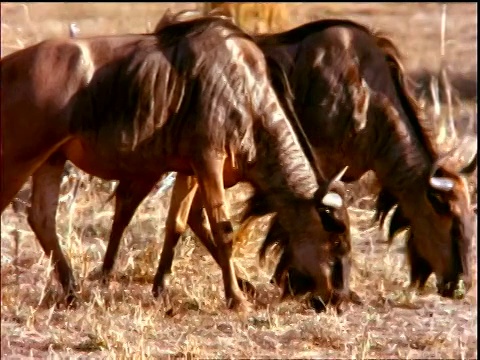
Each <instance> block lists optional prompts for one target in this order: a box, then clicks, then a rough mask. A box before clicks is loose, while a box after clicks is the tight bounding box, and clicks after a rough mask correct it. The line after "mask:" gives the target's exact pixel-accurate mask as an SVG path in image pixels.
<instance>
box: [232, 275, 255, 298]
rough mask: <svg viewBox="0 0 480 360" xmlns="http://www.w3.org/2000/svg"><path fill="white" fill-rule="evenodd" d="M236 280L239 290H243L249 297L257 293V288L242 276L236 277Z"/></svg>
mask: <svg viewBox="0 0 480 360" xmlns="http://www.w3.org/2000/svg"><path fill="white" fill-rule="evenodd" d="M237 282H238V287H239V288H240V290H242V291H243V293H244V294H247V295H249V296H251V297H255V296H256V295H257V289H256V288H255V286H253V284H252V283H251V282H250V281H248V280H245V279H242V278H237Z"/></svg>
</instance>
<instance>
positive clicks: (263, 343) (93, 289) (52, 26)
mask: <svg viewBox="0 0 480 360" xmlns="http://www.w3.org/2000/svg"><path fill="white" fill-rule="evenodd" d="M192 6H193V5H192V4H188V3H177V4H173V3H170V4H167V3H162V4H150V3H144V4H143V3H142V4H130V3H117V4H105V3H90V4H82V3H70V4H67V3H58V4H45V3H34V4H31V5H27V6H22V5H19V4H4V3H2V5H1V10H2V38H1V41H2V43H1V45H2V55H5V54H7V53H9V52H11V51H13V50H14V49H15V48H17V47H23V46H26V45H29V44H33V43H35V42H36V41H39V40H41V39H44V38H47V37H50V36H66V35H67V34H68V22H69V21H75V22H76V23H77V24H78V26H79V28H80V30H81V32H82V34H84V35H87V34H105V33H107V34H108V33H120V32H140V31H145V30H146V27H147V22H148V21H150V23H151V24H152V25H153V24H155V23H156V22H157V20H158V18H159V16H161V14H162V13H163V11H164V10H165V9H166V8H167V7H170V8H173V9H175V10H176V9H183V8H188V7H192ZM289 6H291V12H290V14H291V20H292V22H293V23H294V24H296V23H300V22H303V21H308V20H311V19H313V18H314V17H315V18H318V17H320V16H323V15H326V16H342V17H350V18H354V19H356V20H360V21H362V22H366V23H369V24H373V25H375V26H376V27H377V28H380V29H385V30H386V31H389V32H392V30H395V31H396V32H395V33H394V34H395V35H394V39H395V40H396V42H397V43H398V45H399V46H400V48H401V49H402V50H403V52H404V53H405V55H406V56H407V59H408V64H407V65H408V67H409V69H411V70H415V69H417V67H430V69H431V70H436V69H437V68H436V67H435V66H436V64H437V60H438V58H437V57H438V42H437V40H436V39H437V37H438V31H439V26H437V25H438V24H439V20H438V19H437V17H436V16H433V15H432V13H434V10H435V11H436V9H437V8H438V6H437V5H436V4H408V5H406V4H398V5H392V4H388V5H385V4H366V3H363V4H356V5H353V7H352V5H349V4H328V3H327V4H302V5H299V4H293V5H289ZM450 11H451V14H453V15H451V16H450V17H449V18H448V21H447V35H448V36H450V39H452V41H453V42H452V45H451V46H447V54H446V57H447V60H448V61H449V63H450V64H451V65H452V66H455V68H456V69H458V70H459V71H463V69H466V70H467V71H469V70H468V69H471V68H475V67H476V5H475V4H457V5H449V13H450ZM307 14H308V16H307ZM437 20H438V21H437ZM472 24H473V28H472ZM417 25H422V26H418V27H417ZM450 31H451V32H450ZM472 34H475V36H474V37H471V36H473V35H472ZM413 35H415V38H414V40H413V41H412V42H410V41H409V40H408V39H409V37H410V36H413ZM453 44H454V45H453ZM453 60H454V61H453ZM467 105H468V106H467ZM465 108H466V109H469V111H472V112H474V114H475V118H476V104H475V105H472V104H470V105H469V104H463V105H462V106H461V109H460V108H459V109H457V110H456V111H460V110H464V109H465ZM443 115H444V112H442V116H443ZM455 115H456V116H457V115H458V112H456V113H455ZM366 183H367V181H361V182H359V183H358V184H355V185H352V186H350V196H349V197H350V204H351V206H350V208H349V213H350V216H351V218H352V235H353V258H354V266H353V269H352V275H351V285H352V288H353V289H355V290H356V291H357V292H358V293H359V294H360V295H361V296H362V297H363V299H364V301H365V305H364V306H362V307H358V306H351V307H350V308H348V310H347V312H346V313H345V314H343V315H342V316H337V315H336V314H334V313H333V312H330V311H328V312H327V313H325V314H316V313H315V312H313V311H312V310H310V309H308V308H307V307H306V306H305V304H302V303H301V302H297V301H287V302H283V303H279V302H278V297H279V294H278V291H277V290H276V289H275V288H274V287H273V286H272V285H270V284H269V283H268V280H269V279H270V274H271V273H272V270H273V264H274V260H275V259H269V261H268V263H267V264H266V267H265V268H260V267H259V266H258V265H257V260H256V257H255V255H256V250H257V248H258V246H259V240H260V238H261V235H262V228H261V227H259V228H258V229H257V230H258V231H257V232H256V233H253V234H252V236H251V239H250V241H249V242H248V243H246V244H242V245H241V246H238V247H237V248H236V252H235V257H236V261H237V263H238V265H239V266H240V267H241V268H242V270H243V272H244V273H245V276H246V277H247V278H248V279H250V280H251V282H252V283H254V284H255V285H256V286H257V289H258V292H259V295H258V299H256V300H252V301H255V303H256V304H257V309H256V311H255V312H254V313H253V314H252V316H251V317H250V318H248V319H240V318H239V317H238V316H237V315H236V314H234V313H232V312H230V311H228V310H226V308H225V304H224V295H223V286H222V281H221V274H220V270H219V268H218V266H216V265H215V263H214V261H213V260H212V258H211V257H210V256H209V255H208V254H207V252H206V251H205V250H204V248H203V247H201V246H199V245H198V244H197V242H196V240H195V239H194V238H193V237H192V234H191V233H190V232H189V231H188V232H187V233H186V234H185V235H184V236H183V237H182V240H181V241H180V243H179V245H178V247H177V250H176V257H175V261H174V264H173V271H174V276H173V277H172V278H171V281H170V289H171V297H172V305H173V312H172V313H171V314H169V315H167V314H165V312H164V309H163V305H162V304H161V302H156V301H154V300H153V298H152V296H151V293H150V288H151V282H152V279H153V275H154V273H155V268H156V266H157V263H158V257H159V252H160V250H161V246H162V244H163V231H164V223H165V215H166V210H167V206H168V201H169V196H170V194H169V193H167V194H166V195H164V196H163V197H162V196H161V195H160V194H155V195H151V196H150V197H149V198H148V199H146V200H145V202H144V203H143V204H142V205H141V206H140V207H139V209H138V211H137V213H136V215H135V217H134V218H133V220H132V222H131V224H130V226H129V227H128V229H127V231H126V233H125V236H124V237H123V241H122V247H121V249H120V252H119V257H118V260H117V263H116V268H115V269H116V270H115V274H116V278H115V279H114V280H113V281H112V283H111V284H110V288H109V289H105V288H103V287H102V286H101V285H100V284H99V283H97V282H90V281H89V280H87V275H88V274H89V273H90V271H92V270H93V269H95V268H96V267H97V266H99V265H100V264H101V262H102V260H103V254H104V252H105V248H106V239H108V234H109V230H110V226H111V219H112V215H113V207H112V204H106V205H105V204H104V202H105V199H106V198H107V196H108V195H109V192H108V191H107V190H105V188H106V187H105V184H104V182H102V181H100V180H98V179H95V180H94V183H93V184H92V185H93V186H91V187H90V190H88V191H87V190H82V191H81V192H80V194H79V197H78V198H77V200H76V202H75V203H74V204H73V206H72V208H71V209H70V210H68V209H67V207H66V206H64V205H61V207H60V209H59V213H58V216H57V221H58V227H57V228H58V233H59V236H60V238H61V245H62V248H63V249H64V251H65V252H66V254H67V256H68V257H69V258H70V260H71V263H72V266H73V269H74V273H75V274H76V276H77V278H78V280H79V284H80V286H81V294H80V297H81V299H82V300H83V301H82V303H81V304H80V306H79V308H78V309H75V310H70V309H63V308H62V307H60V308H56V306H55V303H56V301H57V300H58V299H60V297H61V289H60V286H59V284H58V282H57V281H56V279H55V277H54V276H52V268H51V266H50V265H49V262H48V259H45V258H44V256H43V251H42V249H41V248H40V245H39V244H38V242H37V240H36V239H35V237H34V235H33V233H32V231H31V230H30V228H29V226H28V224H27V222H26V219H25V215H24V214H19V215H17V214H14V213H13V211H12V210H11V209H10V208H8V209H7V210H6V211H5V212H4V213H3V214H2V217H1V238H2V240H1V246H2V247H1V280H2V293H1V316H2V324H1V353H2V356H3V357H6V358H12V357H15V358H19V357H28V356H31V357H34V358H44V357H55V358H58V357H61V358H64V357H68V358H79V357H88V358H144V357H149V358H151V357H161V358H163V357H167V356H182V357H189V356H195V357H200V358H231V357H234V358H238V357H242V358H246V357H257V358H259V357H269V358H272V357H274V358H292V357H295V358H362V359H363V358H462V359H463V358H470V359H471V358H476V356H477V355H476V350H477V335H476V334H477V309H476V305H477V298H476V292H477V279H476V276H475V278H474V288H473V289H472V290H471V291H470V292H469V293H468V294H467V296H466V298H465V299H463V300H461V301H452V300H448V299H443V298H440V297H438V296H437V295H436V294H435V288H434V278H433V277H432V279H430V281H429V282H428V285H427V288H426V290H425V292H424V293H423V294H418V293H416V292H411V291H408V290H406V286H407V284H408V267H407V266H406V264H405V256H404V254H403V250H402V249H403V244H404V241H403V240H404V239H402V238H398V239H396V241H395V242H394V244H393V246H392V247H391V248H390V249H388V248H387V245H386V244H385V242H384V236H383V234H382V233H381V232H380V231H379V230H378V229H377V228H376V227H372V226H371V218H372V216H373V212H372V210H371V209H372V195H371V194H369V191H368V189H367V188H366V187H365V186H366ZM471 187H472V193H474V192H475V193H476V178H473V177H472V179H471ZM247 193H248V187H247V186H245V185H239V186H237V187H235V188H234V189H232V190H230V191H228V195H229V200H230V201H231V202H232V204H241V203H242V200H243V199H244V198H245V197H246V195H247ZM234 208H235V207H234ZM15 238H17V239H18V256H17V255H16V249H15V241H14V239H15ZM474 256H475V259H476V241H475V242H474ZM475 270H476V261H475Z"/></svg>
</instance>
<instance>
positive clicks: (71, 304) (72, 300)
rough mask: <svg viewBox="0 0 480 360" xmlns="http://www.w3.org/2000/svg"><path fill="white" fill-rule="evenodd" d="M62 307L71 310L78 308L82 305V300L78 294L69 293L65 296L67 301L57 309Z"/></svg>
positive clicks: (58, 304)
mask: <svg viewBox="0 0 480 360" xmlns="http://www.w3.org/2000/svg"><path fill="white" fill-rule="evenodd" d="M62 305H65V306H66V307H67V308H70V309H76V308H78V306H79V305H80V299H79V298H78V296H77V294H76V292H75V291H69V292H68V293H67V294H66V295H65V301H64V302H58V303H57V308H59V307H61V306H62Z"/></svg>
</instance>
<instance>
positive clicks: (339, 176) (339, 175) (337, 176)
mask: <svg viewBox="0 0 480 360" xmlns="http://www.w3.org/2000/svg"><path fill="white" fill-rule="evenodd" d="M347 170H348V166H345V167H344V168H343V169H342V170H341V171H340V172H339V173H338V174H337V175H336V176H335V177H334V178H333V179H332V180H330V183H329V185H331V184H333V183H334V182H336V181H340V180H341V179H342V177H343V175H345V173H346V172H347Z"/></svg>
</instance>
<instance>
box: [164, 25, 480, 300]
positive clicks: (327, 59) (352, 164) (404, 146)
mask: <svg viewBox="0 0 480 360" xmlns="http://www.w3.org/2000/svg"><path fill="white" fill-rule="evenodd" d="M254 38H255V41H256V43H257V44H258V45H259V46H260V48H261V49H262V50H263V52H264V53H265V54H266V56H267V58H273V59H274V60H275V61H274V62H273V63H274V64H281V66H282V69H283V71H284V72H285V73H286V74H287V76H288V80H289V83H290V85H291V87H292V89H293V93H294V96H295V98H294V107H295V111H296V113H297V115H298V117H299V120H300V123H301V127H302V128H303V130H304V131H305V133H306V134H307V137H308V140H309V142H310V144H311V145H312V146H313V148H314V152H315V155H316V156H317V159H319V162H320V163H321V164H322V169H323V170H324V171H325V172H326V174H327V177H328V176H333V174H335V173H337V172H338V171H339V169H341V168H342V167H344V166H348V167H349V168H348V171H347V173H346V174H345V176H344V177H343V179H342V180H343V181H347V182H351V181H355V180H358V179H359V178H360V177H361V176H362V175H363V174H364V173H365V172H366V171H368V170H373V171H374V172H375V174H376V175H377V178H378V179H379V182H380V184H381V188H382V189H381V192H380V194H379V196H378V199H377V214H376V220H377V221H378V220H379V221H380V224H381V225H383V223H384V220H385V217H386V215H387V213H388V212H389V211H390V210H391V209H392V208H393V207H394V206H395V205H398V206H397V208H396V210H395V212H394V215H393V217H392V221H391V223H390V228H389V239H390V240H392V239H393V237H394V235H395V234H396V233H397V232H398V231H399V230H402V229H405V228H409V236H408V240H407V250H408V259H409V263H410V266H411V269H410V280H411V285H412V286H417V285H418V286H419V287H420V288H423V287H424V285H425V283H426V281H427V279H428V277H429V276H430V274H431V273H435V274H436V277H437V288H438V292H439V294H441V295H442V296H446V297H453V296H454V294H455V289H456V288H458V286H459V284H460V282H461V280H463V281H464V284H465V286H466V288H467V289H468V288H469V287H470V286H471V265H470V256H471V254H470V249H471V241H472V235H473V222H472V220H473V212H472V209H471V207H470V197H469V193H468V188H467V184H466V181H465V179H464V178H463V177H462V176H463V175H468V174H470V173H472V172H473V171H474V170H475V169H476V166H477V162H476V155H475V157H474V159H473V160H472V161H471V162H470V164H469V165H467V166H466V167H465V168H464V169H462V170H460V171H456V170H455V169H454V168H453V167H452V165H451V164H448V163H446V162H445V160H448V158H447V157H446V156H441V155H440V154H439V153H438V151H437V149H436V148H435V146H434V142H433V137H432V135H431V134H430V132H429V129H428V128H427V125H426V123H425V120H424V119H423V118H422V114H421V109H420V108H419V106H418V105H417V102H416V100H415V99H414V98H413V96H412V91H411V89H410V87H409V84H408V79H407V78H406V75H405V73H404V70H403V66H402V64H401V58H400V55H399V51H398V49H397V48H396V46H395V45H394V44H393V43H392V42H391V40H389V39H388V38H387V37H385V36H383V35H381V34H379V33H374V32H373V31H371V30H369V29H368V28H366V27H365V26H363V25H360V24H358V23H355V22H352V21H349V20H341V19H328V20H320V21H315V22H312V23H308V24H305V25H302V26H300V27H298V28H295V29H293V30H290V31H287V32H283V33H279V34H265V35H257V36H255V37H254ZM274 73H275V72H274ZM276 73H278V72H276ZM275 83H277V85H275ZM278 84H280V85H281V84H282V83H281V82H279V81H277V82H275V81H274V87H275V89H276V91H277V93H278V94H279V95H280V98H282V97H284V89H283V87H282V86H283V85H281V86H279V85H278ZM352 128H354V129H356V132H355V136H352V135H351V134H352V132H351V129H352ZM176 181H177V182H182V183H184V184H186V183H187V182H189V181H190V182H191V181H193V180H187V179H184V178H183V175H181V174H179V175H178V176H177V179H176ZM182 190H183V191H184V193H183V194H181V193H180V192H181V191H182ZM195 191H196V188H195V187H194V186H193V185H192V186H191V192H190V193H188V188H187V187H185V186H184V185H182V186H178V187H177V186H175V187H174V190H173V195H172V204H171V207H173V209H174V210H173V211H172V210H170V212H169V216H168V219H167V229H166V234H167V236H169V235H170V234H175V236H174V235H171V236H172V237H173V238H174V240H168V239H166V240H165V243H166V244H167V243H170V244H176V241H177V240H175V239H178V236H179V235H180V234H179V232H178V231H179V230H180V231H182V230H183V229H184V227H182V226H179V224H185V223H186V222H188V224H189V225H190V226H191V227H192V229H193V226H195V225H194V224H195V223H199V218H198V216H199V214H201V210H200V209H201V206H202V204H201V201H198V200H192V198H193V197H194V194H192V193H195ZM187 193H188V195H187ZM197 197H198V196H197ZM179 199H180V200H179ZM181 199H185V200H184V201H183V203H182V204H180V203H181V202H182V200H181ZM190 207H191V209H190V210H189V208H190ZM189 211H190V215H187V214H189ZM187 216H189V217H188V221H185V219H186V217H187ZM195 232H196V233H197V235H198V234H201V231H195ZM267 238H268V237H267ZM169 246H171V245H169ZM165 250H166V249H164V251H165ZM169 251H172V250H169ZM162 256H163V255H162ZM167 256H168V257H169V256H171V254H170V253H169V254H168V255H167ZM169 263H171V261H170V262H169V261H167V264H169ZM279 266H280V268H281V263H279ZM159 270H161V272H163V273H167V272H169V271H170V269H169V268H168V266H163V267H161V266H160V267H159ZM277 270H278V271H276V272H280V273H281V271H280V270H281V269H277ZM157 276H159V277H161V276H162V275H158V274H157Z"/></svg>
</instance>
